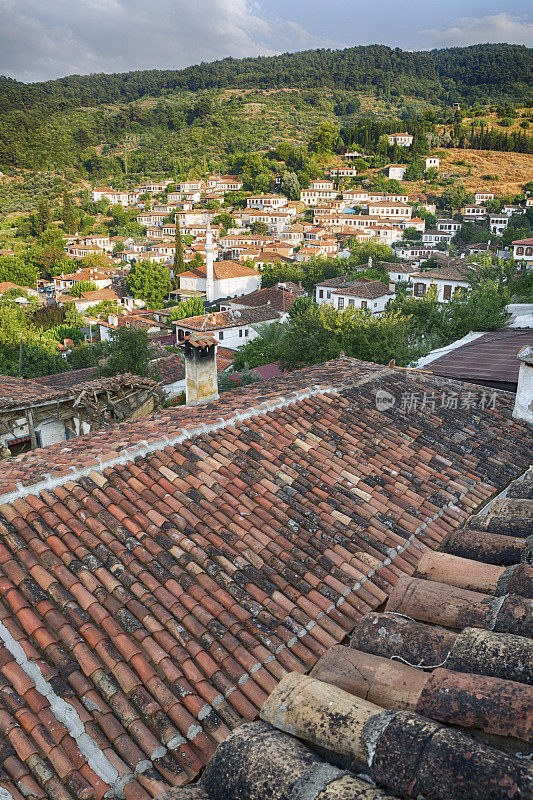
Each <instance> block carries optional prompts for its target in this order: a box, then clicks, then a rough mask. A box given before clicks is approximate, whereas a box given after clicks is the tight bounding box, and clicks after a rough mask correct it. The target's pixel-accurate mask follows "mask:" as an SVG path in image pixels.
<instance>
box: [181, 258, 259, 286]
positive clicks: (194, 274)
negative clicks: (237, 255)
mask: <svg viewBox="0 0 533 800" xmlns="http://www.w3.org/2000/svg"><path fill="white" fill-rule="evenodd" d="M213 274H214V278H215V280H217V281H221V280H226V279H228V278H248V277H249V276H251V275H256V276H257V275H259V273H258V271H257V270H256V269H251V268H250V267H246V266H245V265H244V264H242V263H241V262H240V261H215V262H214V264H213ZM205 277H206V266H205V265H203V266H201V267H196V268H195V269H190V270H187V272H181V273H180V278H205Z"/></svg>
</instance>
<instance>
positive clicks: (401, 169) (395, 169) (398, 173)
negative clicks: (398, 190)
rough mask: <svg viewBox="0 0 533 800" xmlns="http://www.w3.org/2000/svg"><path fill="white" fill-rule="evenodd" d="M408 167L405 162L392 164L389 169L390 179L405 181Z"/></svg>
mask: <svg viewBox="0 0 533 800" xmlns="http://www.w3.org/2000/svg"><path fill="white" fill-rule="evenodd" d="M406 169H407V167H406V166H405V164H391V165H390V167H389V170H388V176H389V180H391V181H403V179H404V176H405V171H406Z"/></svg>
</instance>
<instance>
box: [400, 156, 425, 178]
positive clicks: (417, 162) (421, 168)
mask: <svg viewBox="0 0 533 800" xmlns="http://www.w3.org/2000/svg"><path fill="white" fill-rule="evenodd" d="M425 170H426V164H425V162H424V161H422V159H421V158H413V160H412V161H411V162H410V163H409V164H408V165H407V168H406V170H405V179H406V180H408V181H419V180H420V178H422V176H423V175H424V172H425Z"/></svg>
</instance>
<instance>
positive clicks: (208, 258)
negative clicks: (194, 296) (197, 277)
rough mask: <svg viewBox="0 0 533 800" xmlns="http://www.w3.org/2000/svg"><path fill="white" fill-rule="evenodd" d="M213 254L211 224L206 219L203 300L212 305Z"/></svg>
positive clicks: (213, 297)
mask: <svg viewBox="0 0 533 800" xmlns="http://www.w3.org/2000/svg"><path fill="white" fill-rule="evenodd" d="M214 254H215V245H214V244H213V233H212V231H211V222H210V220H209V218H208V220H207V227H206V229H205V299H206V300H207V302H208V303H212V302H213V300H214V299H215V274H214V271H213V261H214Z"/></svg>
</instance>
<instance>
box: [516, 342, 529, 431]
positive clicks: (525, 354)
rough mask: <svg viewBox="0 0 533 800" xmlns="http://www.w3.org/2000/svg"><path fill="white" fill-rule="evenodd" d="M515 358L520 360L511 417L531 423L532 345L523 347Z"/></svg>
mask: <svg viewBox="0 0 533 800" xmlns="http://www.w3.org/2000/svg"><path fill="white" fill-rule="evenodd" d="M517 358H518V359H519V361H520V372H519V373H518V386H517V389H516V400H515V404H514V409H513V417H514V419H518V420H520V421H521V422H529V424H530V425H533V347H531V345H526V347H523V348H522V349H521V350H520V352H519V353H518V356H517Z"/></svg>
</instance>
